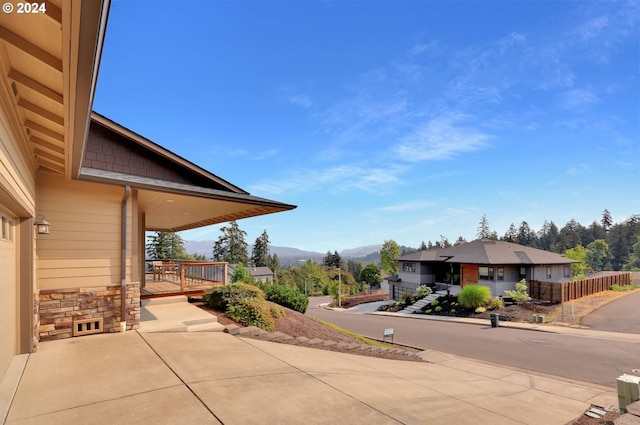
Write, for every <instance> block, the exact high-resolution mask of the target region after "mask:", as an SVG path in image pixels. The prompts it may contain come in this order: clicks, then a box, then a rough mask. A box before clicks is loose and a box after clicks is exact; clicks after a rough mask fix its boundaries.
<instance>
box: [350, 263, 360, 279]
mask: <svg viewBox="0 0 640 425" xmlns="http://www.w3.org/2000/svg"><path fill="white" fill-rule="evenodd" d="M347 271H348V272H349V273H351V274H352V275H353V276H354V277H356V280H358V279H359V276H360V272H361V271H362V261H356V260H349V261H347Z"/></svg>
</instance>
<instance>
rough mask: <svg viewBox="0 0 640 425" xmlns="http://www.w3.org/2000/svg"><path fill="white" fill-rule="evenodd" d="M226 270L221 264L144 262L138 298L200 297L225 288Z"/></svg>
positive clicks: (165, 261) (167, 261)
mask: <svg viewBox="0 0 640 425" xmlns="http://www.w3.org/2000/svg"><path fill="white" fill-rule="evenodd" d="M227 268H228V264H227V263H224V262H202V261H181V260H158V261H155V260H147V261H146V262H145V278H144V281H143V283H142V287H141V288H140V298H142V299H147V298H158V297H169V296H175V295H185V296H187V297H198V296H202V295H204V293H205V292H206V291H207V290H208V289H211V288H213V287H214V286H220V285H226V284H227V276H228V273H227Z"/></svg>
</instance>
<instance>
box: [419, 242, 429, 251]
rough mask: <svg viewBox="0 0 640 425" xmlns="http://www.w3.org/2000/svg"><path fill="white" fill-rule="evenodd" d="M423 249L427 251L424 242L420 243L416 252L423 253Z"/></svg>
mask: <svg viewBox="0 0 640 425" xmlns="http://www.w3.org/2000/svg"><path fill="white" fill-rule="evenodd" d="M425 249H427V244H425V243H424V241H422V243H421V244H420V248H419V249H418V250H419V251H424V250H425Z"/></svg>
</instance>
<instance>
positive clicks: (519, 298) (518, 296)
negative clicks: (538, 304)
mask: <svg viewBox="0 0 640 425" xmlns="http://www.w3.org/2000/svg"><path fill="white" fill-rule="evenodd" d="M504 294H505V295H506V296H507V297H510V298H511V299H513V300H514V301H516V302H524V301H529V300H530V299H531V297H530V296H529V294H528V292H527V281H526V280H524V279H522V280H521V281H520V282H518V283H516V290H515V291H504Z"/></svg>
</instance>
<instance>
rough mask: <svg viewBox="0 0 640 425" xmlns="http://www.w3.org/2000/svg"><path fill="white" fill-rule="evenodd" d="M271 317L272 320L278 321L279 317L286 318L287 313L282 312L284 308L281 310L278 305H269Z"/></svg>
mask: <svg viewBox="0 0 640 425" xmlns="http://www.w3.org/2000/svg"><path fill="white" fill-rule="evenodd" d="M270 310H271V317H273V318H274V319H278V318H280V317H287V312H286V311H284V308H282V306H279V305H278V304H271V309H270Z"/></svg>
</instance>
